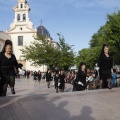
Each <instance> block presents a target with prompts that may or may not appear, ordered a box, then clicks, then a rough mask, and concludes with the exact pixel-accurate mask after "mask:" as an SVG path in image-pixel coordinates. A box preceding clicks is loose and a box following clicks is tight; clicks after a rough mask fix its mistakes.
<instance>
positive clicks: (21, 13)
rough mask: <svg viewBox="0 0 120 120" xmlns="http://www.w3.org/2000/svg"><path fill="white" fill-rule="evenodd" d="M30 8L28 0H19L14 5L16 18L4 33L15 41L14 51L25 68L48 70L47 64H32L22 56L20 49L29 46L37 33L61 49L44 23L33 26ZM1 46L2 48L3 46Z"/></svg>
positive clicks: (7, 37) (0, 40)
mask: <svg viewBox="0 0 120 120" xmlns="http://www.w3.org/2000/svg"><path fill="white" fill-rule="evenodd" d="M30 10H31V8H30V7H29V5H28V2H27V0H17V5H16V6H15V7H13V11H14V14H15V18H14V20H13V22H12V23H11V24H10V29H9V30H7V31H6V33H4V34H5V35H6V39H10V40H11V41H12V42H13V53H14V54H15V56H16V59H17V61H18V63H22V64H23V69H25V70H41V72H46V71H47V69H48V67H47V66H46V65H42V66H32V65H31V62H30V61H27V60H25V59H24V58H22V52H21V51H20V49H22V48H23V47H24V46H29V45H30V44H31V42H33V41H34V40H35V39H34V38H35V36H36V35H37V34H39V35H45V36H46V37H47V39H48V40H49V41H50V42H51V43H52V44H53V45H54V47H55V48H56V49H59V44H58V43H57V42H55V41H53V39H52V38H51V36H50V33H49V31H48V30H47V29H46V28H45V27H44V26H43V25H42V24H41V25H40V26H38V27H37V28H34V27H33V22H32V21H31V20H30V18H29V12H30ZM4 39H5V38H4ZM2 40H3V39H1V38H0V42H2ZM3 42H4V40H3ZM0 47H1V48H2V46H0Z"/></svg>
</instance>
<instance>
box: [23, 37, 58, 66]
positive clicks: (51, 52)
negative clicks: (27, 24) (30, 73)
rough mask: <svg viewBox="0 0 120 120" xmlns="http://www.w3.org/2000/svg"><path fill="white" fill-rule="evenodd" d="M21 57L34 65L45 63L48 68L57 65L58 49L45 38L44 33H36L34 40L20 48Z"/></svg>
mask: <svg viewBox="0 0 120 120" xmlns="http://www.w3.org/2000/svg"><path fill="white" fill-rule="evenodd" d="M21 51H22V54H23V57H24V58H25V59H26V60H29V61H31V62H32V65H34V66H41V65H47V66H49V67H50V68H54V67H56V66H57V64H58V63H57V62H56V61H58V54H59V50H57V49H55V48H54V47H53V44H52V43H51V42H50V41H48V40H47V39H46V36H44V35H37V37H36V38H35V41H34V42H31V44H30V45H29V46H25V47H24V48H23V49H21Z"/></svg>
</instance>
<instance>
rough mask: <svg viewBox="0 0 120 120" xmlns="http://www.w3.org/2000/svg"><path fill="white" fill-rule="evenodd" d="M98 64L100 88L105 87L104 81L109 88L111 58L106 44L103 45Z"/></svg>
mask: <svg viewBox="0 0 120 120" xmlns="http://www.w3.org/2000/svg"><path fill="white" fill-rule="evenodd" d="M98 66H99V75H100V89H102V88H103V87H106V86H105V83H106V82H107V87H108V88H109V89H110V88H111V87H110V81H111V69H112V67H113V58H112V56H111V55H110V54H109V48H108V46H107V45H103V48H102V51H101V55H100V58H99V62H98Z"/></svg>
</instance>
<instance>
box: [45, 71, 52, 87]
mask: <svg viewBox="0 0 120 120" xmlns="http://www.w3.org/2000/svg"><path fill="white" fill-rule="evenodd" d="M51 79H52V77H51V70H50V69H48V71H47V72H46V82H47V87H48V88H50V83H51Z"/></svg>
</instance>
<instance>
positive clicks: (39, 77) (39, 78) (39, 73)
mask: <svg viewBox="0 0 120 120" xmlns="http://www.w3.org/2000/svg"><path fill="white" fill-rule="evenodd" d="M37 76H38V82H39V84H40V81H41V77H42V74H41V71H40V70H39V71H38V74H37Z"/></svg>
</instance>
